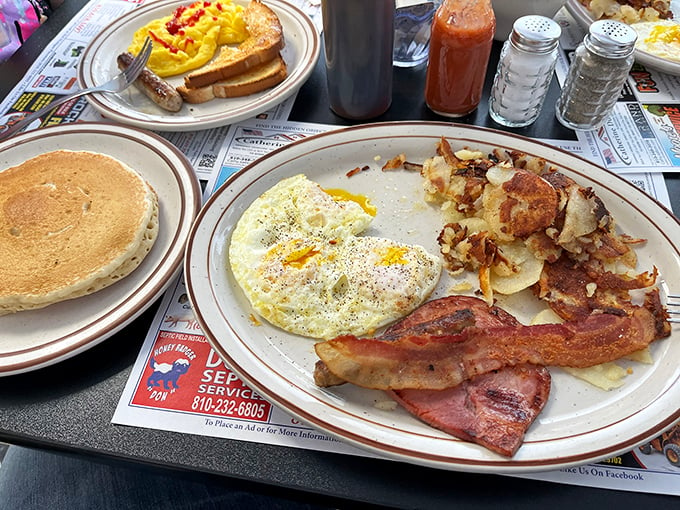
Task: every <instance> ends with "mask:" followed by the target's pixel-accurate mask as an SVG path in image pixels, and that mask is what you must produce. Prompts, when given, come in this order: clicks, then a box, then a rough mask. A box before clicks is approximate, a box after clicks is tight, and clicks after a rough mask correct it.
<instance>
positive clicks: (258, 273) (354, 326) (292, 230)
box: [229, 174, 441, 339]
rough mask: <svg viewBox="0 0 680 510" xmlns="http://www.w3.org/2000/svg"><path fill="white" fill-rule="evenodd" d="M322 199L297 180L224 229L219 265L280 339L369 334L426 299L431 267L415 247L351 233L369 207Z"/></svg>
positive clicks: (435, 266)
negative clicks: (225, 251)
mask: <svg viewBox="0 0 680 510" xmlns="http://www.w3.org/2000/svg"><path fill="white" fill-rule="evenodd" d="M329 191H330V190H324V189H322V188H321V187H320V186H319V185H318V184H317V183H315V182H313V181H310V180H308V179H307V177H305V176H304V175H302V174H299V175H297V176H294V177H290V178H288V179H284V180H283V181H281V182H279V183H278V184H277V185H275V186H274V187H272V188H271V189H269V190H268V191H266V192H265V193H263V194H262V195H261V196H260V197H258V198H257V199H256V200H255V201H254V202H253V203H252V204H251V205H250V207H249V208H248V209H247V210H246V211H245V212H244V213H243V216H241V219H240V220H239V221H238V223H237V225H236V228H235V229H234V232H233V234H232V238H231V244H230V246H229V263H230V265H231V269H232V272H233V274H234V277H235V278H236V281H237V282H238V283H239V285H240V286H241V288H242V289H243V291H244V293H245V294H246V296H247V298H248V300H249V301H250V303H251V304H252V306H253V308H254V309H255V310H256V311H257V312H258V313H259V314H260V315H261V316H262V317H263V318H265V319H266V320H268V321H269V322H271V323H272V324H274V325H276V326H278V327H280V328H283V329H284V330H286V331H289V332H291V333H295V334H299V335H303V336H308V337H313V338H325V339H329V338H333V337H335V336H338V335H340V334H354V335H364V334H367V333H373V332H374V331H375V330H376V329H377V328H379V327H380V326H383V325H385V324H388V323H390V322H392V321H394V320H395V319H398V318H401V317H403V316H404V315H406V314H408V313H410V312H411V311H413V310H414V309H416V308H417V307H418V306H419V305H420V304H421V303H422V302H423V301H424V300H425V299H426V298H427V297H428V296H429V294H430V293H431V292H432V290H433V289H434V287H435V285H436V284H437V282H438V280H439V275H440V272H441V261H440V259H439V257H437V256H434V255H431V254H429V253H427V251H425V249H424V248H423V247H421V246H416V245H408V244H403V243H399V242H396V241H392V240H390V239H385V238H381V237H372V236H359V235H357V234H359V233H361V232H363V231H364V230H365V229H367V228H368V226H369V224H370V223H371V221H372V220H373V216H374V215H375V209H374V208H373V207H372V206H371V205H370V203H367V202H366V200H364V199H363V198H362V197H357V196H355V195H351V194H346V193H343V192H336V191H335V190H333V191H332V192H330V193H329ZM357 199H358V200H357ZM362 204H363V205H362Z"/></svg>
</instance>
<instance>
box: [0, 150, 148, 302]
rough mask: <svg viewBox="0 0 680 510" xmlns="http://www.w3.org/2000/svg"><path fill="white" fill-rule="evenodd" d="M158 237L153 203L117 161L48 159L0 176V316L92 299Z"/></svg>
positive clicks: (70, 155) (85, 155) (65, 155)
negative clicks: (67, 300) (60, 303)
mask: <svg viewBox="0 0 680 510" xmlns="http://www.w3.org/2000/svg"><path fill="white" fill-rule="evenodd" d="M157 236H158V198H157V196H156V193H155V192H154V190H153V189H152V188H151V186H150V185H149V184H148V183H147V182H146V181H145V180H144V179H143V178H142V177H141V176H140V175H139V174H138V173H137V172H136V171H135V170H133V169H132V168H130V167H129V166H127V165H126V164H125V163H123V162H121V161H118V160H117V159H115V158H113V157H110V156H106V155H104V154H99V153H95V152H87V151H68V150H59V151H53V152H49V153H46V154H42V155H40V156H37V157H34V158H32V159H30V160H28V161H25V162H24V163H22V164H20V165H18V166H15V167H12V168H8V169H7V170H5V171H2V172H0V315H2V314H6V313H12V312H16V311H20V310H29V309H34V308H41V307H44V306H48V305H50V304H52V303H56V302H59V301H64V300H66V299H72V298H75V297H79V296H84V295H87V294H91V293H93V292H96V291H98V290H101V289H103V288H105V287H107V286H109V285H111V284H113V283H115V282H116V281H119V280H120V279H122V278H124V277H125V276H127V275H128V274H130V273H131V272H132V271H133V270H134V269H135V268H136V267H138V266H139V264H140V263H141V262H142V260H143V259H144V257H145V256H146V255H147V254H148V253H149V251H150V250H151V247H152V246H153V244H154V242H155V240H156V238H157Z"/></svg>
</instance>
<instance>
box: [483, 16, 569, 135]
mask: <svg viewBox="0 0 680 510" xmlns="http://www.w3.org/2000/svg"><path fill="white" fill-rule="evenodd" d="M561 34H562V29H561V28H560V26H559V25H558V24H557V23H556V22H555V21H553V20H551V19H550V18H547V17H545V16H536V15H530V16H523V17H521V18H519V19H518V20H517V21H515V23H514V24H513V27H512V32H510V36H509V37H508V40H507V41H505V44H504V45H503V49H502V50H501V56H500V60H499V62H498V68H497V69H496V75H495V77H494V81H493V85H492V87H491V94H490V97H489V115H490V116H491V118H492V119H493V120H494V121H496V122H497V123H499V124H501V125H503V126H509V127H522V126H528V125H529V124H531V123H532V122H534V121H535V120H536V118H537V117H538V115H539V114H540V113H541V108H542V107H543V102H544V101H545V96H546V94H547V93H548V88H549V87H550V81H551V80H552V75H553V71H554V70H555V62H556V60H557V51H558V50H557V46H558V43H559V39H560V35H561Z"/></svg>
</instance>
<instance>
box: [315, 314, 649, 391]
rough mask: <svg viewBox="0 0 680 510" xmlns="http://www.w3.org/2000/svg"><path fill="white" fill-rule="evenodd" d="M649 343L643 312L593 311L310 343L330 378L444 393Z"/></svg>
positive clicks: (584, 363) (586, 362)
mask: <svg viewBox="0 0 680 510" xmlns="http://www.w3.org/2000/svg"><path fill="white" fill-rule="evenodd" d="M655 338H656V333H655V318H654V316H653V315H652V313H651V312H649V311H648V310H647V309H645V308H636V309H635V310H634V311H633V312H632V313H631V315H629V316H618V315H611V314H594V315H590V316H588V317H586V318H585V319H583V320H581V321H578V322H565V323H562V324H539V325H534V326H524V325H521V324H520V325H510V326H497V327H489V328H479V327H477V326H474V327H467V328H465V329H463V330H462V332H460V333H457V334H453V335H446V334H444V335H441V334H436V333H435V334H416V335H413V334H410V333H409V330H408V329H406V330H405V331H404V332H403V334H402V335H401V336H398V338H396V339H392V340H389V341H386V340H380V339H375V338H365V339H359V338H357V337H355V336H351V335H346V336H341V337H338V338H335V339H333V340H328V341H326V342H320V343H317V344H316V345H315V346H314V347H315V350H316V353H317V355H318V356H319V358H320V359H321V361H323V363H324V364H325V365H326V367H327V369H328V370H329V371H330V372H331V373H332V374H333V375H334V376H335V377H337V378H339V379H342V380H344V381H347V382H351V383H353V384H356V385H358V386H363V387H366V388H373V389H382V390H394V389H437V390H441V389H446V388H451V387H454V386H456V385H458V384H460V383H461V382H463V381H466V380H468V379H471V378H472V377H474V376H476V375H479V374H485V373H488V372H492V371H494V370H499V369H501V368H502V367H504V366H508V365H510V366H515V365H520V364H524V363H531V364H534V365H543V366H546V365H548V366H550V365H554V366H569V367H589V366H593V365H597V364H600V363H604V362H607V361H613V360H616V359H618V358H620V357H622V356H625V355H627V354H630V353H632V352H634V351H637V350H640V349H642V348H644V347H646V346H647V345H649V343H651V342H652V341H653V340H654V339H655Z"/></svg>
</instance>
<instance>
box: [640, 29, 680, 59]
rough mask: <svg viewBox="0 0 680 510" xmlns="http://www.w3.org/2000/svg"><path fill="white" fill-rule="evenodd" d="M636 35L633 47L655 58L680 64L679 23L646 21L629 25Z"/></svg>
mask: <svg viewBox="0 0 680 510" xmlns="http://www.w3.org/2000/svg"><path fill="white" fill-rule="evenodd" d="M631 26H632V27H633V28H634V29H635V31H636V32H637V33H638V40H637V43H636V44H635V47H636V48H637V49H639V50H641V51H644V52H647V53H651V54H652V55H656V56H657V57H661V58H665V59H667V60H673V61H675V62H680V23H678V22H677V21H673V20H659V21H648V22H643V23H635V24H633V25H631Z"/></svg>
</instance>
